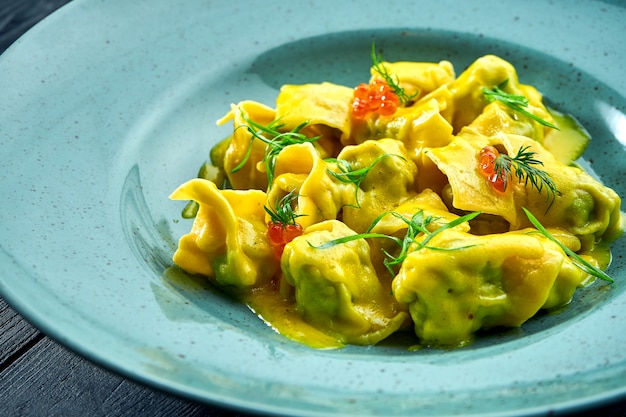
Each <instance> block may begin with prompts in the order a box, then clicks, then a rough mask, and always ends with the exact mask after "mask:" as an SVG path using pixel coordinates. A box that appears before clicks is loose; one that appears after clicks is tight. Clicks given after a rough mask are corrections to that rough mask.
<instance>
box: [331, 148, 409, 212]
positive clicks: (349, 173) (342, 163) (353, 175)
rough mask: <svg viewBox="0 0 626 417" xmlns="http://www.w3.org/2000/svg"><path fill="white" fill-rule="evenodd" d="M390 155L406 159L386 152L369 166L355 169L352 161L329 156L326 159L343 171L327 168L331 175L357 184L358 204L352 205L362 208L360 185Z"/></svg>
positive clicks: (356, 197) (356, 198)
mask: <svg viewBox="0 0 626 417" xmlns="http://www.w3.org/2000/svg"><path fill="white" fill-rule="evenodd" d="M388 156H395V157H398V158H400V159H402V160H405V159H404V158H403V157H402V156H400V155H396V154H388V153H385V154H382V155H379V156H378V157H377V158H376V159H374V160H373V161H372V163H371V164H369V166H367V167H364V168H358V169H355V168H353V167H352V165H351V164H350V162H348V161H346V160H344V159H336V158H328V159H326V161H327V162H331V163H335V164H337V168H339V171H341V172H335V171H332V170H330V169H326V171H327V172H328V173H329V174H330V175H332V176H333V177H335V178H336V179H337V180H339V181H341V182H343V183H346V184H354V185H355V186H356V188H355V190H354V200H355V201H356V205H351V207H356V208H361V204H360V203H359V198H358V192H359V187H360V186H361V183H362V182H363V180H364V179H365V177H366V176H367V174H369V172H370V171H371V170H372V169H373V168H374V166H375V165H376V164H378V162H380V161H381V160H382V159H383V158H386V157H388Z"/></svg>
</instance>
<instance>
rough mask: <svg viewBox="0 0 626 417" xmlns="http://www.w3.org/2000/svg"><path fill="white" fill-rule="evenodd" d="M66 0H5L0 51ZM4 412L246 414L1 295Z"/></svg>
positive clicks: (610, 415)
mask: <svg viewBox="0 0 626 417" xmlns="http://www.w3.org/2000/svg"><path fill="white" fill-rule="evenodd" d="M67 2H68V0H0V52H3V51H4V50H5V49H6V48H7V47H8V46H9V45H10V44H11V43H12V42H13V41H14V40H15V39H17V38H18V37H19V36H21V35H22V34H23V33H24V32H25V31H27V30H28V29H29V28H30V27H31V26H32V25H34V24H35V23H37V22H38V21H39V20H41V19H42V18H44V17H45V16H46V15H48V14H49V13H52V12H53V11H54V10H56V9H57V8H59V7H61V6H62V5H64V4H65V3H67ZM0 76H1V74H0ZM617 348H622V349H623V348H626V347H625V346H621V347H617ZM624 383H625V384H626V375H625V376H624ZM0 415H1V416H7V417H15V416H63V417H71V416H80V417H84V416H92V417H93V416H128V417H131V416H132V417H137V416H151V417H156V416H221V417H232V416H243V414H239V413H236V412H233V411H230V410H227V409H223V408H219V407H214V406H210V405H205V404H199V403H195V402H191V401H187V400H185V399H181V398H177V397H174V396H171V395H169V394H167V393H163V392H160V391H157V390H155V389H152V388H149V387H146V386H143V385H141V384H138V383H136V382H133V381H130V380H128V379H126V378H124V377H122V376H119V375H117V374H114V373H112V372H109V371H107V370H105V369H102V368H100V367H99V366H97V365H95V364H92V363H90V362H88V361H87V360H85V359H83V358H81V357H80V356H77V355H76V354H74V353H72V352H70V351H69V350H67V349H66V348H64V347H63V346H61V345H59V344H58V343H56V342H55V341H53V340H51V339H50V338H49V337H47V336H46V335H44V334H42V333H41V332H40V331H39V330H37V329H36V328H35V327H33V326H32V325H31V324H29V323H28V322H27V321H26V320H25V319H24V318H23V317H21V316H20V315H19V314H18V313H17V312H16V311H15V310H13V309H12V308H11V307H10V306H8V305H7V303H6V302H5V301H4V300H2V299H0ZM583 416H606V417H626V401H622V402H620V403H617V404H607V405H605V406H603V407H602V408H596V409H594V410H589V411H587V412H585V413H579V414H573V415H571V416H570V417H583Z"/></svg>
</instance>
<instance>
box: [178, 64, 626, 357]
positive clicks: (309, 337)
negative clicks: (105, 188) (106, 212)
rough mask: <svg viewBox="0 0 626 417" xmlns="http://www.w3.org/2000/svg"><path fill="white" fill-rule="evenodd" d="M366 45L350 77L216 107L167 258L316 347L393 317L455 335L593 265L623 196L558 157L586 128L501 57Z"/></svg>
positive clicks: (394, 321) (580, 279) (497, 322)
mask: <svg viewBox="0 0 626 417" xmlns="http://www.w3.org/2000/svg"><path fill="white" fill-rule="evenodd" d="M372 56H373V65H372V68H371V69H370V77H371V78H370V80H369V83H364V84H362V85H360V86H357V87H356V88H355V86H342V85H336V84H332V83H328V82H326V83H321V84H306V85H285V86H283V88H282V89H281V91H280V93H279V95H278V97H277V98H276V103H275V104H274V105H273V106H269V105H267V104H263V103H257V102H254V101H243V102H240V103H237V104H233V105H232V106H231V109H230V111H228V113H227V114H226V115H225V116H224V117H223V118H222V119H220V120H219V122H218V123H220V124H225V123H231V122H232V124H233V131H232V135H231V136H230V137H229V138H228V139H226V140H225V141H223V142H222V143H220V144H219V145H218V146H216V147H215V148H214V149H213V150H212V152H211V161H212V164H213V165H214V169H213V170H212V171H211V172H213V173H215V172H217V174H213V175H212V176H205V178H196V179H192V180H189V181H188V182H186V183H184V184H182V185H181V186H180V187H179V188H178V189H177V190H176V191H174V193H173V194H172V195H171V198H172V199H176V200H191V201H192V202H193V203H192V204H193V205H194V206H195V207H196V208H197V212H195V218H194V220H193V226H192V227H191V230H190V232H189V233H188V234H187V235H185V236H183V237H182V238H181V239H180V242H179V246H178V249H177V251H176V253H175V255H174V262H175V263H176V264H177V265H178V266H179V267H181V268H182V269H184V270H185V271H187V272H189V273H192V274H201V275H204V276H206V277H207V278H208V279H209V280H210V281H212V282H213V283H215V284H216V285H218V286H221V287H223V288H226V289H228V290H229V291H233V292H234V293H235V294H237V296H239V297H241V299H242V301H243V302H245V303H247V304H248V305H249V306H250V307H251V309H252V310H253V311H255V312H256V313H257V314H258V315H259V316H260V317H261V318H262V319H264V320H265V321H266V322H268V324H269V325H271V326H272V327H273V328H274V329H276V330H277V331H278V332H280V333H281V334H283V335H285V336H286V337H289V338H292V339H294V340H297V341H299V342H302V343H305V344H307V345H309V346H312V347H317V348H334V347H340V346H342V345H344V344H361V345H371V344H376V343H378V342H380V341H382V340H384V339H385V338H387V337H388V336H390V335H391V334H393V333H396V332H403V331H404V332H412V333H414V335H415V344H416V345H419V346H431V347H441V348H453V347H461V346H464V345H467V344H468V343H471V341H472V340H473V339H474V338H475V337H476V332H477V331H479V330H481V329H490V328H498V327H516V326H521V325H522V324H523V323H524V322H526V321H527V320H528V319H530V318H531V317H533V316H534V315H536V314H537V313H538V312H540V311H542V310H550V309H556V308H560V307H562V306H565V305H566V304H568V303H569V302H570V301H571V300H572V296H573V295H574V292H575V291H576V289H577V288H579V287H581V286H585V285H589V284H590V283H591V282H593V281H594V279H595V278H596V277H598V276H600V277H603V275H599V273H601V272H602V270H604V269H606V268H607V267H608V265H609V260H610V247H609V245H610V243H611V242H612V241H614V240H615V239H617V238H618V237H619V236H620V234H621V232H622V222H621V212H620V197H619V196H618V195H617V194H616V193H615V192H614V191H613V190H612V189H610V188H608V187H606V186H605V185H603V184H601V183H600V182H598V181H597V180H596V179H595V178H593V177H592V176H591V175H589V174H588V173H586V172H585V171H584V170H582V169H581V168H579V167H578V166H577V165H576V163H575V161H574V160H572V159H575V158H577V157H579V156H580V154H581V153H582V150H584V146H585V145H586V143H587V141H588V135H587V134H586V132H585V131H584V129H580V130H571V129H569V130H568V129H565V126H566V125H565V123H564V122H563V120H564V119H563V118H564V117H568V118H569V116H563V115H562V114H560V113H558V112H556V111H554V110H553V109H549V108H547V107H546V106H545V105H544V103H543V98H542V96H541V94H540V93H539V91H538V90H537V89H536V88H535V87H533V86H530V85H524V84H522V83H520V81H519V79H518V74H517V71H516V69H515V68H514V67H513V66H512V65H511V64H510V63H508V62H506V61H505V60H503V59H501V58H499V57H496V56H492V55H488V56H484V57H481V58H478V59H477V60H476V61H475V62H474V63H473V64H472V65H470V66H469V67H468V68H467V69H465V70H464V71H463V72H461V73H460V74H458V76H457V75H456V74H455V69H454V67H453V65H452V64H451V63H450V62H447V61H441V62H433V63H429V62H394V63H390V62H384V61H382V60H380V59H379V57H378V56H376V55H375V53H374V52H373V55H372ZM568 120H569V119H568ZM557 135H559V137H558V139H559V140H558V141H555V140H553V139H554V138H556V137H557ZM564 135H565V136H564ZM568 135H569V136H568ZM553 143H558V144H559V146H561V147H562V146H563V143H566V146H571V148H572V152H563V149H557V148H555V147H554V145H552V144H553ZM570 143H571V145H569V144H570ZM581 143H582V144H583V145H582V146H581ZM564 154H565V155H573V156H574V157H573V158H572V157H568V158H569V159H568V158H564V157H563V156H562V155H564ZM527 213H532V214H531V215H528V214H527ZM537 222H538V223H539V224H540V225H542V227H541V229H543V231H541V230H538V228H537ZM581 265H582V266H581Z"/></svg>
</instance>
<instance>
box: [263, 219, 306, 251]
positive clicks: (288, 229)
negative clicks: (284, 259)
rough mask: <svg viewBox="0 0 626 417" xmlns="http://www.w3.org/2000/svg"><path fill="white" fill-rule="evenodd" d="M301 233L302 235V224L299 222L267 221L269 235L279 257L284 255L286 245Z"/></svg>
mask: <svg viewBox="0 0 626 417" xmlns="http://www.w3.org/2000/svg"><path fill="white" fill-rule="evenodd" d="M300 235H302V226H301V225H300V224H298V223H294V224H282V223H274V222H269V223H267V237H268V239H269V242H270V245H271V246H272V248H273V249H274V255H275V256H276V258H277V259H280V257H281V256H282V255H283V251H284V249H285V245H286V244H287V243H289V242H291V241H292V240H294V239H295V238H297V237H298V236H300Z"/></svg>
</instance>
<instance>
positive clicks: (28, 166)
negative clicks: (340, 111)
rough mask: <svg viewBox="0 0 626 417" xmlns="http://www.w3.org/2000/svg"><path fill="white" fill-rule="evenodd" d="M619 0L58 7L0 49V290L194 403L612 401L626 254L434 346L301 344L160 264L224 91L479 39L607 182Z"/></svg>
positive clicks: (335, 76)
mask: <svg viewBox="0 0 626 417" xmlns="http://www.w3.org/2000/svg"><path fill="white" fill-rule="evenodd" d="M624 21H626V9H625V8H624V6H623V5H622V6H620V5H619V4H618V2H609V1H604V2H599V1H594V2H592V1H576V2H574V1H570V2H567V3H566V2H547V1H527V2H525V3H524V6H523V7H521V6H520V7H518V6H516V5H514V4H513V3H511V2H501V1H499V0H496V1H483V2H480V6H476V5H473V4H472V5H470V2H462V1H460V0H459V1H449V0H440V1H438V2H427V1H416V0H412V1H400V0H390V1H386V2H360V3H358V6H357V4H356V3H354V2H347V1H336V2H335V3H334V6H333V9H332V10H330V11H329V10H328V9H327V8H325V7H320V6H319V5H316V4H315V3H314V2H284V1H256V2H249V3H246V4H245V6H244V5H239V4H238V3H236V2H219V1H201V0H191V1H185V2H171V1H166V0H149V1H148V0H139V1H133V2H128V1H125V0H112V1H108V2H100V1H84V0H83V1H81V0H75V1H73V2H71V3H70V4H68V5H67V6H65V7H63V8H61V9H60V10H58V11H57V12H55V13H54V14H53V15H51V16H50V17H49V18H47V19H45V20H44V21H43V22H42V23H40V24H38V25H37V26H35V27H34V28H33V29H32V30H31V31H29V32H28V33H27V34H26V35H25V36H24V37H22V38H21V39H20V40H19V41H18V42H16V43H15V44H14V45H13V46H12V47H11V48H9V50H8V51H7V52H6V53H5V54H4V55H2V57H0V73H1V74H2V77H0V91H2V92H3V93H2V95H1V96H0V143H1V144H2V152H1V153H0V166H1V168H2V171H1V172H2V173H1V174H0V177H1V178H2V182H1V186H0V187H1V190H2V195H3V199H2V200H1V201H0V215H1V218H2V223H1V225H0V236H1V238H0V291H1V294H2V296H3V297H5V298H6V300H7V301H8V302H9V303H10V304H11V305H13V306H14V307H15V308H16V309H17V310H18V311H19V312H20V313H22V314H23V315H24V316H25V317H26V318H27V319H29V320H30V321H32V322H33V323H34V324H36V325H37V326H38V327H39V328H40V329H42V330H43V331H44V332H46V333H48V334H49V335H51V336H52V337H54V338H55V339H56V340H58V341H60V342H61V343H63V344H65V345H66V346H68V347H70V348H71V349H73V350H75V351H76V352H78V353H79V354H81V355H84V356H85V357H87V358H89V359H91V360H93V361H95V362H97V363H99V364H101V365H103V366H106V367H108V368H109V369H112V370H115V371H117V372H119V373H122V374H124V375H126V376H128V377H131V378H133V379H136V380H139V381H142V382H144V383H147V384H150V385H152V386H155V387H158V388H161V389H165V390H167V391H169V392H172V393H175V394H178V395H182V396H185V397H187V398H191V399H194V400H198V401H206V402H211V403H217V404H220V405H223V406H229V407H235V408H237V409H240V410H248V411H257V412H265V413H272V414H285V415H305V416H330V415H381V414H384V415H390V416H391V415H416V414H419V415H421V416H444V415H462V416H477V415H481V416H485V415H496V414H497V415H507V416H514V415H522V414H523V415H532V414H545V413H547V412H551V411H573V410H580V409H582V408H585V407H590V406H592V405H599V404H600V403H604V402H607V401H614V400H616V399H618V398H624V397H626V378H625V375H626V350H624V349H623V346H626V333H625V332H623V322H624V319H626V294H625V291H626V289H625V288H626V270H625V269H624V262H625V260H624V255H625V254H626V248H625V246H624V241H625V240H626V239H622V240H621V241H619V242H617V243H616V244H615V245H614V255H615V256H614V260H613V263H612V266H611V268H610V270H609V272H610V273H611V274H612V275H613V276H614V277H615V279H616V282H615V283H614V284H612V285H608V284H604V283H596V284H594V285H593V286H591V287H590V288H588V289H586V290H584V291H580V292H579V293H578V294H577V296H576V300H575V302H573V303H572V304H571V305H570V306H568V307H567V308H566V309H564V311H563V312H562V313H560V314H556V315H543V316H540V317H537V318H535V319H533V320H531V321H530V322H529V323H527V324H526V325H525V326H523V327H522V328H521V329H515V330H510V331H506V332H502V333H496V334H490V335H486V336H485V337H483V338H481V339H480V340H479V341H478V342H477V343H475V344H473V345H471V346H469V347H467V348H463V349H459V350H454V351H440V350H428V349H426V350H421V351H416V352H411V351H409V350H407V349H406V345H405V344H403V343H402V341H399V340H391V341H388V342H385V343H383V344H381V345H379V346H374V347H356V346H350V347H347V348H345V349H340V350H312V349H309V348H307V347H304V346H301V345H299V344H296V343H294V342H291V341H289V340H286V339H285V338H283V337H281V336H280V335H278V334H276V333H274V332H273V331H272V330H271V329H270V328H269V327H267V326H266V325H265V324H263V323H262V322H261V320H259V319H258V318H257V317H255V316H254V315H253V314H252V313H250V312H249V311H248V310H247V309H246V307H245V306H242V305H241V304H239V303H237V302H235V301H233V300H231V299H229V298H228V297H225V296H224V295H223V294H221V293H220V292H219V291H217V290H215V289H214V288H212V287H211V286H209V285H207V284H206V283H205V282H203V281H202V280H198V279H193V278H191V277H188V276H185V275H181V274H180V273H176V272H175V271H174V270H172V269H171V268H170V266H171V261H170V258H171V255H172V253H173V251H174V248H175V245H176V241H177V239H178V237H179V236H180V235H182V234H183V233H185V232H186V231H187V230H188V229H189V226H190V224H189V222H188V221H183V220H182V219H180V216H179V213H180V210H181V208H182V207H181V204H182V203H181V202H172V201H170V200H168V198H167V196H168V195H169V193H170V192H171V191H172V190H174V189H175V187H176V186H177V185H179V184H180V183H181V182H183V181H185V180H186V179H188V178H191V177H193V176H194V175H195V173H196V169H197V167H198V166H199V165H200V164H201V162H202V161H203V160H204V159H205V158H206V156H207V154H208V151H209V148H210V147H211V145H212V144H213V143H216V142H217V141H218V140H219V139H221V138H223V137H224V136H226V135H228V128H227V127H218V126H216V125H215V123H214V121H215V120H216V119H218V118H219V117H221V116H222V115H223V114H224V112H225V110H226V109H227V108H228V106H229V104H230V103H231V102H237V101H239V100H243V99H254V100H258V101H261V102H265V103H269V104H271V103H273V100H274V98H275V96H276V94H277V92H278V88H279V87H280V85H282V84H286V83H305V82H321V81H325V80H327V81H332V82H337V83H342V84H347V85H355V84H357V83H359V82H362V81H364V80H366V79H367V77H368V74H367V68H368V66H369V48H370V45H371V42H372V41H373V40H374V41H375V42H376V44H377V46H379V47H381V48H382V49H383V51H384V55H385V58H386V59H388V60H420V61H427V60H440V59H449V60H450V61H452V62H453V63H454V65H455V68H457V71H458V70H459V69H462V68H464V67H465V66H466V65H467V64H469V63H470V62H471V61H473V60H474V59H475V58H477V57H479V56H481V55H484V54H487V53H494V54H497V55H500V56H502V57H503V58H505V59H507V60H509V61H511V62H512V63H513V64H514V65H515V66H516V67H517V68H518V71H519V73H520V78H521V80H522V82H524V83H527V84H533V85H536V86H537V87H538V88H539V89H540V90H541V91H542V92H543V93H544V94H545V95H546V97H547V99H548V100H550V103H551V104H553V105H554V106H555V107H557V108H559V109H561V110H563V111H566V112H570V113H573V114H575V115H577V116H578V118H579V119H580V121H581V122H582V123H583V124H584V125H585V126H586V127H587V129H588V130H589V131H590V133H591V134H592V136H593V139H592V143H591V145H590V148H589V149H588V151H587V153H586V154H585V161H586V163H587V167H588V168H589V170H591V171H592V172H593V173H594V175H597V176H598V177H599V178H600V179H601V180H602V181H604V182H605V183H606V184H608V185H610V186H611V187H613V188H615V189H616V190H617V192H618V193H619V194H620V195H621V196H625V195H626V184H625V183H624V178H626V175H625V174H626V162H625V161H626V159H625V158H626V151H625V149H624V147H625V145H626V115H625V113H626V81H625V79H624V77H623V64H624V56H626V46H625V43H624V42H623V39H622V37H623V36H622V35H623V22H624Z"/></svg>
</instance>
